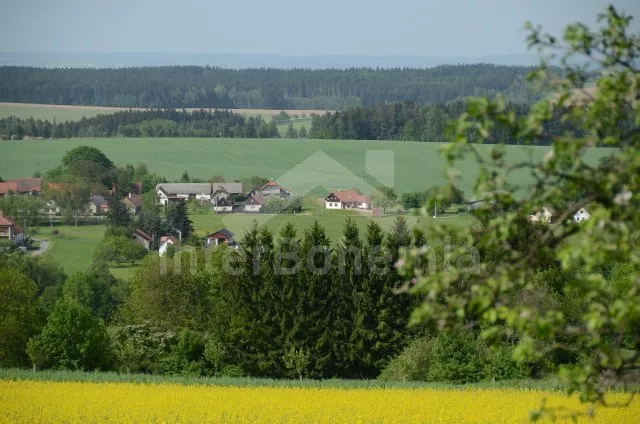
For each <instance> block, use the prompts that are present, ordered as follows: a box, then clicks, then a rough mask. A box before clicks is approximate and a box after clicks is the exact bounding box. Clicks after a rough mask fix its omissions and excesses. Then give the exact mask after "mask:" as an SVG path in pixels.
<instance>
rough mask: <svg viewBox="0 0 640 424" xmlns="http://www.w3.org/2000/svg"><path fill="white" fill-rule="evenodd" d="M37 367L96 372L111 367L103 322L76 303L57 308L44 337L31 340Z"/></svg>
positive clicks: (68, 301) (67, 301) (66, 302)
mask: <svg viewBox="0 0 640 424" xmlns="http://www.w3.org/2000/svg"><path fill="white" fill-rule="evenodd" d="M27 349H28V350H27V352H28V354H29V357H30V358H31V360H32V362H33V364H34V366H38V367H43V368H49V367H50V368H54V369H70V370H85V371H93V370H97V369H108V368H109V366H110V362H111V358H110V344H109V336H108V335H107V330H106V328H105V326H104V323H103V322H102V320H100V319H98V318H96V317H95V316H93V314H92V313H91V310H90V309H89V308H87V307H86V306H83V305H81V304H80V303H79V302H78V301H77V300H73V299H65V300H61V301H59V302H58V303H57V304H56V307H55V308H54V310H53V312H52V313H51V315H50V316H49V318H48V320H47V325H46V326H45V327H44V329H43V330H42V333H41V334H39V335H38V336H35V337H33V338H31V340H29V343H28V345H27Z"/></svg>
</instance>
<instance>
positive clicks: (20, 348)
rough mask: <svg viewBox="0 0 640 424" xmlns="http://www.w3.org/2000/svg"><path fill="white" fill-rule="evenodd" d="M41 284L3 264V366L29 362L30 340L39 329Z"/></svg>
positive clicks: (0, 357) (0, 321) (0, 291)
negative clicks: (37, 299) (36, 301)
mask: <svg viewBox="0 0 640 424" xmlns="http://www.w3.org/2000/svg"><path fill="white" fill-rule="evenodd" d="M37 290H38V287H37V286H36V284H35V283H34V282H33V281H31V280H30V279H29V278H27V277H26V276H25V275H24V274H22V273H20V272H19V271H18V270H16V269H2V268H0V366H2V367H21V366H24V365H26V364H28V363H29V358H28V357H27V355H26V353H25V348H26V346H27V341H29V338H30V337H31V336H33V335H34V334H35V333H36V332H37V331H38V330H39V322H38V321H39V320H38V314H37V310H36V303H35V299H36V294H37Z"/></svg>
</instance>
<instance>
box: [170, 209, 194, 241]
mask: <svg viewBox="0 0 640 424" xmlns="http://www.w3.org/2000/svg"><path fill="white" fill-rule="evenodd" d="M167 225H168V226H169V228H171V230H172V231H176V230H178V231H180V232H181V236H182V238H183V239H185V240H186V239H187V238H189V236H190V235H191V233H193V222H192V221H191V219H189V210H188V208H187V204H186V203H185V202H177V203H174V204H172V205H170V206H169V210H168V211H167Z"/></svg>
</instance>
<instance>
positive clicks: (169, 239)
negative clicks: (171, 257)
mask: <svg viewBox="0 0 640 424" xmlns="http://www.w3.org/2000/svg"><path fill="white" fill-rule="evenodd" d="M165 242H170V243H172V244H178V239H177V238H175V237H174V236H162V237H160V243H161V244H162V243H165Z"/></svg>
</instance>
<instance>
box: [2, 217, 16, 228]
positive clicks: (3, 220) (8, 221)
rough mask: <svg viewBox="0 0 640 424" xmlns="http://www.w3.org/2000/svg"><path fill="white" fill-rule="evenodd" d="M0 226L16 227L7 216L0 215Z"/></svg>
mask: <svg viewBox="0 0 640 424" xmlns="http://www.w3.org/2000/svg"><path fill="white" fill-rule="evenodd" d="M0 225H9V226H14V225H16V222H15V221H14V220H13V219H12V218H10V217H8V216H3V215H0Z"/></svg>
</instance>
